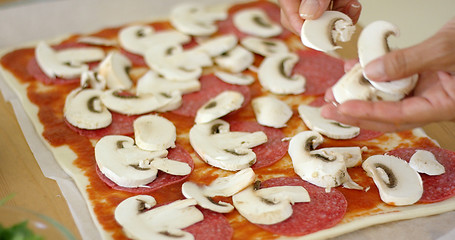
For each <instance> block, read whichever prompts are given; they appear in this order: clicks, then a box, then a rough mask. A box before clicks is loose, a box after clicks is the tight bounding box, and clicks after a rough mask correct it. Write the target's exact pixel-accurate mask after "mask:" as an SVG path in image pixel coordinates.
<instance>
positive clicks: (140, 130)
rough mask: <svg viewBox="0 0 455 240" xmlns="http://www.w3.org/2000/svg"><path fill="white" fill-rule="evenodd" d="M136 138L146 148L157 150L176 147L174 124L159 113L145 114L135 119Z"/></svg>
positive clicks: (139, 144)
mask: <svg viewBox="0 0 455 240" xmlns="http://www.w3.org/2000/svg"><path fill="white" fill-rule="evenodd" d="M133 126H134V139H135V141H136V144H137V146H139V147H140V148H142V149H144V150H149V151H157V150H165V149H168V148H173V147H175V140H176V138H177V130H176V128H175V126H174V124H173V123H172V122H171V121H169V120H167V119H166V118H164V117H161V116H158V115H145V116H141V117H139V118H137V119H136V120H134V124H133Z"/></svg>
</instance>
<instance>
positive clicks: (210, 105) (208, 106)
mask: <svg viewBox="0 0 455 240" xmlns="http://www.w3.org/2000/svg"><path fill="white" fill-rule="evenodd" d="M243 100H244V97H243V95H242V94H241V93H239V92H237V91H223V92H221V93H220V94H218V95H216V96H215V97H213V98H212V99H210V100H209V101H207V103H205V104H204V105H202V106H201V107H200V108H199V109H198V111H197V113H196V117H195V120H194V121H195V122H196V123H208V122H210V121H212V120H215V119H217V118H220V117H222V116H225V115H226V114H228V113H230V112H232V111H235V110H237V109H239V108H240V107H241V106H242V103H243Z"/></svg>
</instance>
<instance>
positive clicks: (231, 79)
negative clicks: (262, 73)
mask: <svg viewBox="0 0 455 240" xmlns="http://www.w3.org/2000/svg"><path fill="white" fill-rule="evenodd" d="M215 76H216V77H218V78H219V79H221V80H222V81H223V82H226V83H229V84H236V85H250V84H252V83H253V82H254V80H255V79H254V77H253V76H251V75H248V74H242V73H228V72H223V71H215Z"/></svg>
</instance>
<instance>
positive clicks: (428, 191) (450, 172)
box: [387, 147, 455, 203]
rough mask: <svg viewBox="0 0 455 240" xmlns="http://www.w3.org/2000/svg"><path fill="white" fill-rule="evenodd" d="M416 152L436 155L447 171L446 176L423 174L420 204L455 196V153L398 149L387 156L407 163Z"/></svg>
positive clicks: (436, 150)
mask: <svg viewBox="0 0 455 240" xmlns="http://www.w3.org/2000/svg"><path fill="white" fill-rule="evenodd" d="M416 150H427V151H430V152H431V153H433V154H434V156H435V157H436V160H438V162H439V163H440V164H442V165H443V166H444V168H445V170H446V172H445V173H444V174H441V175H438V176H430V175H427V174H423V173H421V174H420V176H421V177H422V182H423V195H422V198H420V200H419V202H420V203H433V202H440V201H443V200H446V199H449V198H451V197H453V196H455V152H453V151H450V150H447V149H443V148H439V147H425V148H398V149H395V150H392V151H390V152H388V153H387V154H389V155H393V156H396V157H399V158H401V159H403V160H405V161H408V162H409V160H410V159H411V156H412V155H413V154H414V153H415V151H416Z"/></svg>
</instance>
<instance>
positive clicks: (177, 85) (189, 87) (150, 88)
mask: <svg viewBox="0 0 455 240" xmlns="http://www.w3.org/2000/svg"><path fill="white" fill-rule="evenodd" d="M136 88H137V90H136V91H137V94H147V93H155V92H163V93H170V92H172V91H175V90H177V91H180V92H181V93H182V94H186V93H191V92H195V91H199V90H200V89H201V83H200V82H199V80H198V79H191V80H188V81H172V80H168V79H166V78H164V77H162V76H161V75H159V74H158V73H156V72H155V71H148V72H147V73H146V74H144V75H143V76H142V77H141V78H140V79H139V80H138V81H137V86H136Z"/></svg>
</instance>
